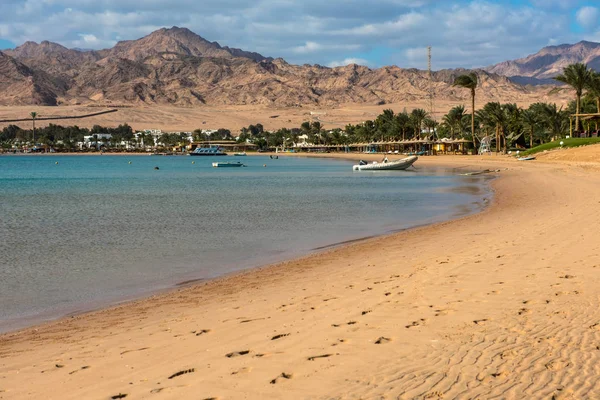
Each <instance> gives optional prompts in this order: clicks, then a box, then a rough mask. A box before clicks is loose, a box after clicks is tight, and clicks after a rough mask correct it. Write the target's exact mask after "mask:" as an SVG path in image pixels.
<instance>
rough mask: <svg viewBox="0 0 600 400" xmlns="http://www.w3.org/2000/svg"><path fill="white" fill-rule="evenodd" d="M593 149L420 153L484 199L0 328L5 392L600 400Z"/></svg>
mask: <svg viewBox="0 0 600 400" xmlns="http://www.w3.org/2000/svg"><path fill="white" fill-rule="evenodd" d="M586 151H590V150H589V148H588V150H586ZM596 151H597V156H596V158H595V159H593V160H592V161H587V162H586V163H585V165H582V164H580V163H577V162H576V160H577V155H576V154H575V155H574V156H573V160H575V161H570V160H566V161H565V160H561V161H560V162H556V161H553V160H549V159H545V158H544V157H540V158H539V160H536V161H534V162H517V161H514V160H511V159H508V158H506V157H499V156H487V157H460V156H456V157H454V156H448V157H435V158H433V157H432V158H428V157H422V158H421V159H420V160H419V161H418V163H417V164H416V166H417V167H418V166H419V165H444V166H449V167H452V168H455V169H456V171H457V172H460V171H465V172H466V171H474V170H484V169H493V170H496V169H499V170H500V172H497V173H495V174H496V175H497V176H498V177H499V179H496V180H494V181H493V182H492V186H493V188H494V190H495V196H494V198H493V201H492V204H491V205H490V207H488V208H487V209H486V210H485V211H483V212H481V213H479V214H476V215H471V216H467V217H463V218H461V219H458V220H454V221H449V222H444V223H440V224H436V225H430V226H426V227H421V228H416V229H412V230H408V231H404V232H400V233H396V234H392V235H389V236H385V237H376V238H370V239H367V240H364V241H360V242H357V243H351V244H348V245H346V246H342V247H336V248H333V249H327V250H325V251H322V252H319V253H317V254H314V255H311V256H307V257H304V258H302V259H298V260H292V261H289V262H285V263H282V264H279V265H274V266H267V267H264V268H261V269H258V270H253V271H248V272H244V273H240V274H237V275H233V276H228V277H225V278H222V279H217V280H213V281H209V282H206V283H203V284H200V285H197V286H191V287H186V288H182V289H179V290H176V291H173V292H171V293H167V294H162V295H157V296H154V297H152V298H149V299H145V300H140V301H136V302H132V303H127V304H124V305H121V306H118V307H113V308H110V309H106V310H101V311H97V312H93V313H89V314H84V315H78V316H73V317H72V318H65V319H62V320H59V321H56V322H53V323H49V324H45V325H40V326H37V327H34V328H30V329H27V330H24V331H20V332H17V333H12V334H6V335H3V336H0V399H35V398H47V399H88V398H90V399H110V398H123V397H119V396H120V395H121V396H122V395H125V394H126V395H127V398H135V399H140V398H148V399H209V398H218V399H239V398H248V399H263V398H271V399H283V398H285V399H290V398H293V399H298V398H324V399H325V398H326V399H331V398H348V399H352V398H356V399H358V398H402V399H405V398H406V399H412V398H416V399H421V398H443V399H451V398H475V397H477V396H479V397H480V398H509V399H510V398H544V399H549V398H552V397H553V396H554V398H558V399H560V398H573V399H579V398H596V397H599V396H600V383H599V379H600V350H598V349H599V348H600V307H599V306H600V296H599V295H598V289H597V288H598V286H599V284H600V275H599V274H598V270H599V269H600V251H599V250H600V244H598V243H599V242H600V241H598V240H597V226H598V224H599V223H600V210H599V209H598V207H597V204H598V201H600V200H598V199H600V175H599V174H598V169H599V168H600V164H598V163H597V161H598V159H600V157H599V156H598V155H600V150H596ZM325 156H332V155H330V154H327V155H325ZM334 156H336V155H334ZM344 156H345V155H344ZM344 156H342V155H337V156H336V157H344ZM348 156H349V157H350V158H352V159H354V160H358V159H359V158H363V159H366V158H367V157H366V156H364V155H356V154H354V155H348ZM381 157H382V156H375V157H373V158H372V159H380V158H381Z"/></svg>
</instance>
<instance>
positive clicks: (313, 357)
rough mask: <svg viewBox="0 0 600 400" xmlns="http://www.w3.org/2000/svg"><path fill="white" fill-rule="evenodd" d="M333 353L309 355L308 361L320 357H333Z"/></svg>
mask: <svg viewBox="0 0 600 400" xmlns="http://www.w3.org/2000/svg"><path fill="white" fill-rule="evenodd" d="M332 355H333V354H321V355H318V356H312V357H308V358H307V360H308V361H315V360H316V359H318V358H328V357H331V356H332Z"/></svg>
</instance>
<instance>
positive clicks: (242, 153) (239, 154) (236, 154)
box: [233, 151, 246, 157]
mask: <svg viewBox="0 0 600 400" xmlns="http://www.w3.org/2000/svg"><path fill="white" fill-rule="evenodd" d="M233 155H234V156H236V157H245V156H246V152H245V151H242V152H241V153H233Z"/></svg>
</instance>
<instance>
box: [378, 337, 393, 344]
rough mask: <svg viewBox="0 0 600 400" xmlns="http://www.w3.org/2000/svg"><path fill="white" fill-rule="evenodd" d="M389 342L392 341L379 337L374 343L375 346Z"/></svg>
mask: <svg viewBox="0 0 600 400" xmlns="http://www.w3.org/2000/svg"><path fill="white" fill-rule="evenodd" d="M391 341H392V339H390V338H386V337H383V336H381V337H380V338H379V339H377V340H376V341H375V344H383V343H388V342H391Z"/></svg>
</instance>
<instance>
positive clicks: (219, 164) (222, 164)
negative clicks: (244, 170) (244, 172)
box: [212, 161, 245, 168]
mask: <svg viewBox="0 0 600 400" xmlns="http://www.w3.org/2000/svg"><path fill="white" fill-rule="evenodd" d="M212 166H213V167H215V168H222V167H245V165H244V164H242V163H241V162H239V161H238V162H214V163H212Z"/></svg>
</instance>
